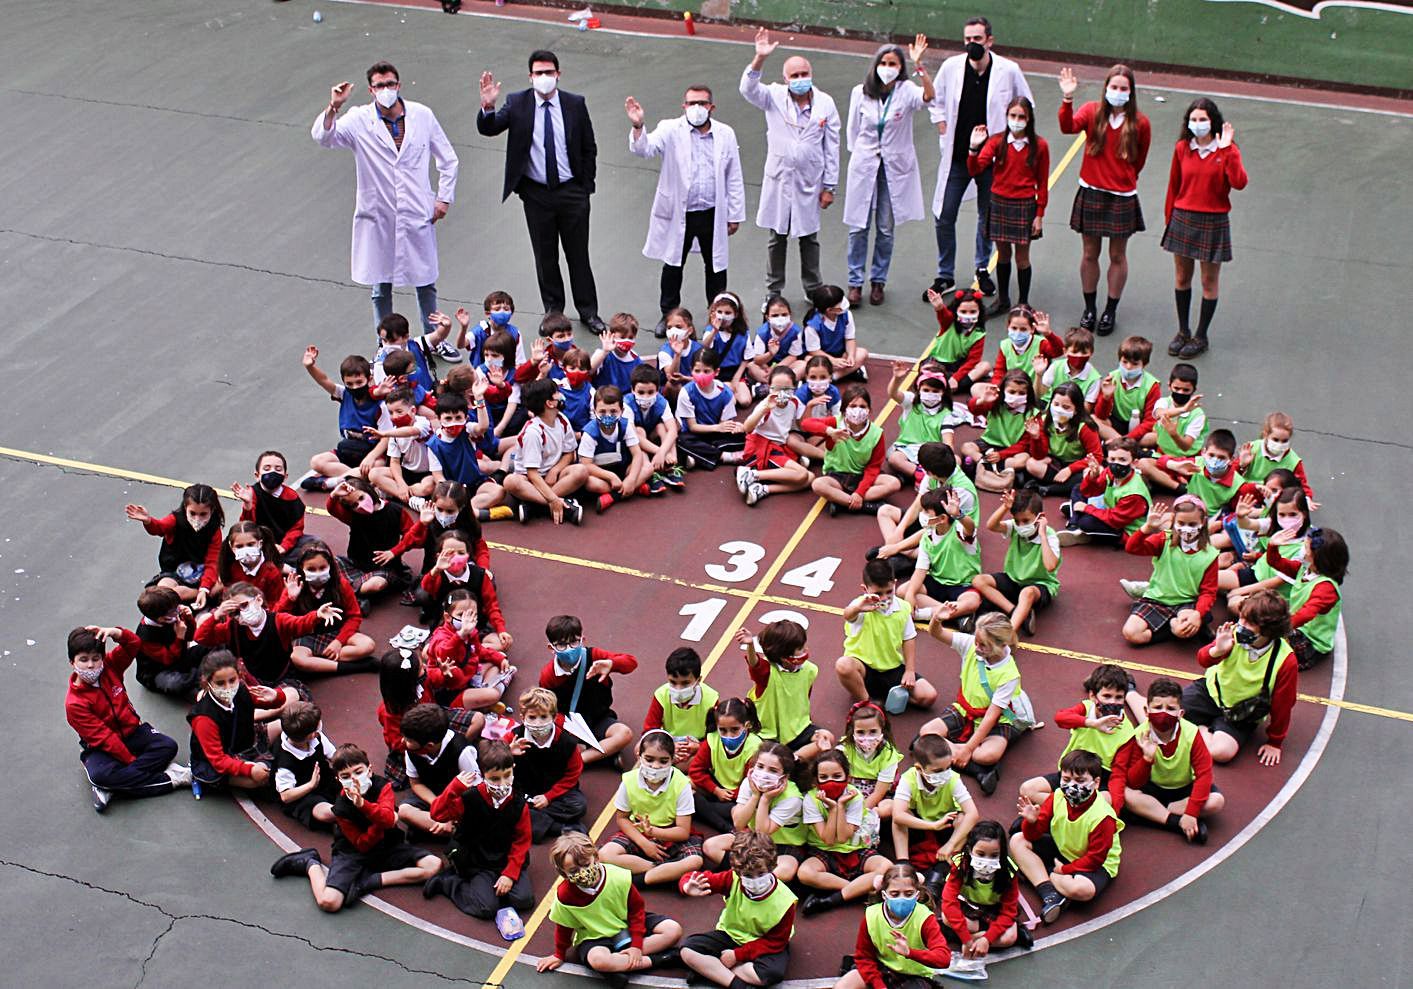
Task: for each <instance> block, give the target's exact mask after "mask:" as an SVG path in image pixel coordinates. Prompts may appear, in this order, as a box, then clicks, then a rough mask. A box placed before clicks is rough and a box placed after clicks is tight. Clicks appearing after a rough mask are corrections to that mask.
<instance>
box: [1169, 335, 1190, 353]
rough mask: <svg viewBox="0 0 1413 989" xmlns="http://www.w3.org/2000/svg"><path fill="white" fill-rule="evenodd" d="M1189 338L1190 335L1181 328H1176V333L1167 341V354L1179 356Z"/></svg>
mask: <svg viewBox="0 0 1413 989" xmlns="http://www.w3.org/2000/svg"><path fill="white" fill-rule="evenodd" d="M1191 339H1192V337H1190V336H1188V335H1187V334H1186V333H1184V332H1183V331H1182V330H1178V331H1177V334H1176V335H1175V336H1174V337H1173V338H1172V340H1170V341H1169V342H1168V356H1169V357H1178V356H1180V355H1181V354H1182V348H1183V347H1184V346H1186V344H1187V342H1188V341H1189V340H1191Z"/></svg>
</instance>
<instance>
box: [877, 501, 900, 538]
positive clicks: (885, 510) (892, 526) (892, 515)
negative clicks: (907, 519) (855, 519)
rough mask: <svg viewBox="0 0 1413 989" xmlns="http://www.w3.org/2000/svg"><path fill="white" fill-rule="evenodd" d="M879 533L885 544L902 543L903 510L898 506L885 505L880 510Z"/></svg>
mask: <svg viewBox="0 0 1413 989" xmlns="http://www.w3.org/2000/svg"><path fill="white" fill-rule="evenodd" d="M877 518H878V533H879V535H881V536H882V537H883V541H884V542H885V543H896V542H901V541H902V539H903V527H902V525H901V523H902V521H903V510H902V509H901V508H899V507H898V506H897V505H883V506H882V507H881V508H879V509H878V516H877Z"/></svg>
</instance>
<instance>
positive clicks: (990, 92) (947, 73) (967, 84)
mask: <svg viewBox="0 0 1413 989" xmlns="http://www.w3.org/2000/svg"><path fill="white" fill-rule="evenodd" d="M962 40H963V42H964V43H965V45H966V52H965V53H963V54H960V55H953V56H952V57H951V58H949V59H947V61H945V62H943V63H942V68H941V69H940V70H939V71H938V73H937V96H936V97H935V98H934V99H933V101H932V106H931V108H930V113H931V116H932V121H933V123H935V124H936V125H937V133H938V135H939V137H938V139H937V144H938V146H939V147H940V148H941V149H942V160H941V162H940V163H939V165H938V167H937V190H936V192H935V193H934V194H933V196H932V215H933V217H935V218H936V225H937V278H936V280H935V281H934V282H933V283H932V289H933V290H935V291H937V292H940V293H944V294H945V293H946V292H948V291H950V290H951V289H952V287H953V285H954V284H955V282H956V263H957V212H958V210H960V209H961V205H962V199H963V198H965V197H966V196H967V195H968V194H969V189H968V186H970V185H971V183H972V181H973V180H972V177H971V175H969V174H968V173H967V152H968V150H969V149H970V141H971V133H972V130H973V128H975V127H976V126H977V125H978V124H984V125H985V126H986V130H987V132H988V133H990V134H999V133H1002V132H1003V131H1005V129H1006V105H1007V104H1008V103H1010V102H1011V99H1012V98H1013V97H1016V96H1024V97H1026V98H1027V99H1030V98H1031V95H1030V86H1029V84H1027V83H1026V81H1025V76H1024V75H1023V74H1022V73H1021V70H1020V66H1018V65H1017V64H1016V63H1015V62H1013V61H1011V60H1010V59H1009V58H1005V57H1004V56H1001V55H997V54H996V53H995V52H993V51H992V50H991V46H992V44H993V42H994V40H995V39H994V38H992V36H991V22H990V21H988V20H987V19H986V18H985V17H973V18H971V20H969V21H967V22H966V26H965V27H964V28H963V29H962ZM975 181H976V193H975V195H976V256H975V258H974V261H975V265H974V267H975V269H976V281H977V285H978V286H980V288H981V292H982V294H983V295H995V294H996V284H995V282H993V281H992V280H991V275H990V274H989V273H988V272H987V270H986V266H987V264H988V262H989V261H990V260H991V242H990V241H989V240H987V239H986V211H987V210H988V209H989V208H990V206H991V170H990V169H987V170H986V171H984V172H982V173H981V174H980V175H978V176H976V179H975ZM926 298H927V293H926V292H924V293H923V299H924V300H926Z"/></svg>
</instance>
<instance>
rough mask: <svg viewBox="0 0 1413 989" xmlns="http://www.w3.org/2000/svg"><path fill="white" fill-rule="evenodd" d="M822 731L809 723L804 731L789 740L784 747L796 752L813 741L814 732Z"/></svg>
mask: <svg viewBox="0 0 1413 989" xmlns="http://www.w3.org/2000/svg"><path fill="white" fill-rule="evenodd" d="M823 730H824V729H823V728H821V727H819V725H817V724H815V723H814V722H813V721H811V722H810V723H809V724H807V725H806V726H805V730H804V731H802V732H800V733H799V734H798V735H796V736H795V737H794V738H792V739H790V741H788V742H786V743H785V747H786V748H787V749H789V750H790V751H791V752H798V751H800V750H801V749H802V748H804V747H805V746H806V745H809V744H810V743H811V742H813V741H814V735H815V732H818V731H823Z"/></svg>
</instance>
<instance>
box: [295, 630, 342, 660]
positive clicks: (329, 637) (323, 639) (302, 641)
mask: <svg viewBox="0 0 1413 989" xmlns="http://www.w3.org/2000/svg"><path fill="white" fill-rule="evenodd" d="M334 638H335V636H334V633H333V632H315V633H314V634H313V635H301V636H300V637H299V638H297V639H295V640H294V644H295V645H297V646H303V647H304V648H305V649H308V650H309V651H310V652H312V653H313V654H314V655H316V656H320V655H323V652H324V650H325V649H327V648H328V647H329V643H330V642H333V641H334Z"/></svg>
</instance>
